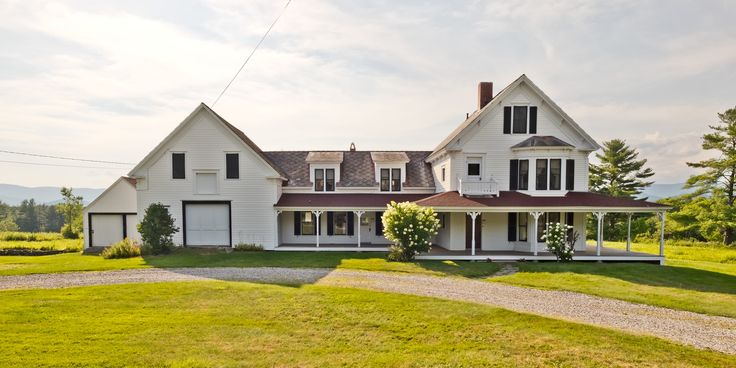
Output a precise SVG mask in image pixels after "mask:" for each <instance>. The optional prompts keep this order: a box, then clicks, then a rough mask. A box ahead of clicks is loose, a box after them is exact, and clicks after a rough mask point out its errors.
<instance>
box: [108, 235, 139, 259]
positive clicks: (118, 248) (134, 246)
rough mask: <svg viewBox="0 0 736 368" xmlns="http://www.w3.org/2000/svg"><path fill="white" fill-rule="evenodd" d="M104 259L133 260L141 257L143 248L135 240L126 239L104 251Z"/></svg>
mask: <svg viewBox="0 0 736 368" xmlns="http://www.w3.org/2000/svg"><path fill="white" fill-rule="evenodd" d="M100 255H101V256H102V258H105V259H113V258H133V257H138V256H140V255H141V247H140V245H138V243H136V242H135V241H134V240H130V239H128V238H125V239H123V240H121V241H119V242H117V243H115V244H113V245H111V246H109V247H107V248H105V250H103V251H102V253H101V254H100Z"/></svg>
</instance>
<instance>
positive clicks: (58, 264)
mask: <svg viewBox="0 0 736 368" xmlns="http://www.w3.org/2000/svg"><path fill="white" fill-rule="evenodd" d="M383 257H384V254H383V253H372V252H366V253H355V252H319V253H317V252H231V253H226V252H224V251H221V250H203V249H181V250H177V251H175V252H173V253H172V254H169V255H164V256H145V257H136V258H130V259H103V258H102V257H100V256H95V255H82V254H81V253H73V254H72V253H70V254H58V255H52V256H32V257H22V256H8V257H0V276H8V275H27V274H34V273H52V272H69V271H101V270H118V269H128V268H142V267H310V268H314V267H319V268H349V269H358V270H369V271H392V272H407V273H421V274H427V275H436V276H449V275H454V276H465V277H483V276H489V275H492V274H494V273H495V272H496V271H498V270H499V268H500V266H499V265H498V264H496V263H486V262H451V261H445V262H441V261H423V262H411V263H396V262H387V261H386V260H385V259H384V258H383Z"/></svg>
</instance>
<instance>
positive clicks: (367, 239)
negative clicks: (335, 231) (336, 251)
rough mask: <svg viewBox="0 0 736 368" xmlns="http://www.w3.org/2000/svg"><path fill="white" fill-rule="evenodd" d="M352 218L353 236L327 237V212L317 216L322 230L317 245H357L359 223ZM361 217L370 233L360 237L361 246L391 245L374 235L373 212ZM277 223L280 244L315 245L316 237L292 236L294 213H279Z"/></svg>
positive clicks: (356, 219) (386, 240)
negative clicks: (367, 223) (364, 219)
mask: <svg viewBox="0 0 736 368" xmlns="http://www.w3.org/2000/svg"><path fill="white" fill-rule="evenodd" d="M353 216H354V217H353V219H354V224H355V231H354V235H327V212H324V213H322V214H321V215H320V216H319V222H320V226H321V229H322V233H321V235H320V236H319V243H320V244H341V245H349V244H357V243H358V232H359V231H360V223H359V222H358V216H355V215H353ZM363 217H364V218H367V219H368V222H369V225H368V226H369V227H370V233H369V234H368V236H361V238H360V242H361V244H383V245H388V244H390V243H391V242H389V241H388V239H386V238H384V237H383V235H376V228H375V219H376V215H375V212H366V213H365V214H363ZM279 223H280V228H281V232H280V234H279V236H280V240H281V244H315V243H316V242H317V237H316V235H294V212H291V211H286V212H283V213H281V215H279ZM364 235H365V234H364Z"/></svg>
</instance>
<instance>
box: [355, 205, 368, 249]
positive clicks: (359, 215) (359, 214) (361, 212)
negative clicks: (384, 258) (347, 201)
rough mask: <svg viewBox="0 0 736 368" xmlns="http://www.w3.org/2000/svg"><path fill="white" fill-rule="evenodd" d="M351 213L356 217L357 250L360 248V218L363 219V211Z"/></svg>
mask: <svg viewBox="0 0 736 368" xmlns="http://www.w3.org/2000/svg"><path fill="white" fill-rule="evenodd" d="M353 213H354V214H355V215H356V216H357V217H358V230H357V231H358V248H360V218H361V217H363V214H364V213H365V211H353ZM353 231H355V222H353Z"/></svg>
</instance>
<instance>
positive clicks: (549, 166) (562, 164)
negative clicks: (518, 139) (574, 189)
mask: <svg viewBox="0 0 736 368" xmlns="http://www.w3.org/2000/svg"><path fill="white" fill-rule="evenodd" d="M540 160H541V161H546V165H547V170H546V180H545V182H546V186H545V189H539V186H538V185H537V182H538V180H537V179H538V176H537V168H538V167H539V165H538V161H540ZM552 160H559V161H560V175H559V177H560V185H559V188H558V189H552V164H551V162H552ZM568 160H570V159H568V158H567V157H536V158H534V190H535V191H540V192H542V191H544V192H564V191H567V190H568V189H566V188H567V178H566V173H567V161H568ZM520 161H521V160H520ZM573 180H574V179H573Z"/></svg>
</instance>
